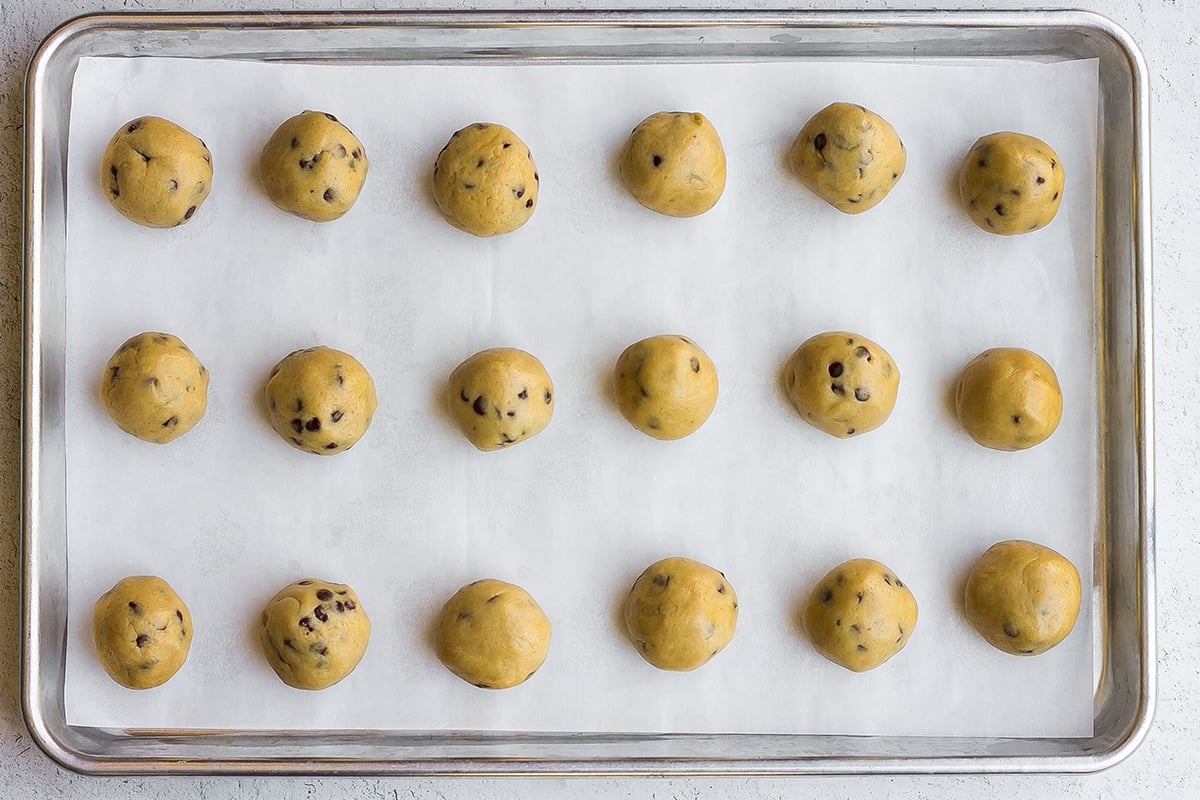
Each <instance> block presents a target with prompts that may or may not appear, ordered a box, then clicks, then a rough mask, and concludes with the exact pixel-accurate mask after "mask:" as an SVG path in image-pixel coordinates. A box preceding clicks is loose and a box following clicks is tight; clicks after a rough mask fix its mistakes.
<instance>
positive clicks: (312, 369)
mask: <svg viewBox="0 0 1200 800" xmlns="http://www.w3.org/2000/svg"><path fill="white" fill-rule="evenodd" d="M267 407H268V408H269V409H270V412H271V427H272V428H274V429H275V432H276V433H278V434H279V435H280V436H281V437H283V439H284V440H285V441H287V442H289V443H290V444H291V445H292V446H293V447H295V448H296V449H298V450H303V451H304V452H306V453H313V454H315V455H319V456H332V455H336V454H338V453H343V452H345V451H347V450H349V449H350V448H351V447H353V446H354V445H355V443H356V442H357V441H358V440H359V439H361V438H362V435H363V434H364V433H366V432H367V428H369V427H371V417H372V416H373V415H374V414H375V410H376V409H377V408H379V401H378V400H376V398H375V381H373V380H371V375H370V373H368V372H367V370H366V368H365V367H364V366H363V365H362V364H360V363H358V360H357V359H355V358H354V356H352V355H350V354H349V353H343V352H342V351H340V350H334V349H332V348H329V347H309V348H307V349H305V350H297V351H295V352H294V353H291V354H289V355H288V356H287V357H286V358H284V359H283V360H282V361H280V362H279V363H278V364H276V365H275V366H274V368H273V369H272V370H271V377H270V379H269V380H268V381H267Z"/></svg>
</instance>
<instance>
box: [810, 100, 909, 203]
mask: <svg viewBox="0 0 1200 800" xmlns="http://www.w3.org/2000/svg"><path fill="white" fill-rule="evenodd" d="M904 162H905V152H904V143H903V142H901V141H900V137H899V136H898V135H897V134H896V129H895V128H893V127H892V126H891V124H890V123H889V122H888V121H887V120H886V119H884V118H883V117H881V116H879V115H878V114H876V113H874V112H872V111H868V110H867V109H865V108H863V107H862V106H858V105H854V104H853V103H834V104H833V105H830V106H827V107H825V108H823V109H821V110H820V111H818V112H817V113H816V115H814V116H813V118H812V119H810V120H809V121H808V122H807V123H805V125H804V127H803V128H801V129H800V133H799V134H797V135H796V139H795V141H793V142H792V147H791V149H790V150H788V166H789V167H790V168H791V170H792V172H793V173H794V174H795V176H796V177H797V178H799V179H800V182H801V183H802V184H804V185H805V186H806V187H807V188H808V189H810V190H811V191H813V192H814V193H816V195H817V196H818V197H820V198H821V199H822V200H824V201H825V202H827V203H829V204H830V205H831V206H833V207H834V208H836V209H837V210H838V211H844V212H845V213H847V214H861V213H862V212H864V211H866V210H867V209H870V208H874V207H875V206H876V205H878V204H879V202H880V201H881V200H883V198H885V197H887V194H888V192H890V191H891V190H892V187H893V186H895V185H896V182H897V181H899V180H900V176H901V175H903V174H904Z"/></svg>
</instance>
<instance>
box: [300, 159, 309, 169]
mask: <svg viewBox="0 0 1200 800" xmlns="http://www.w3.org/2000/svg"><path fill="white" fill-rule="evenodd" d="M311 166H312V162H311V161H309V160H308V159H304V158H302V159H300V169H308V168H309V167H311Z"/></svg>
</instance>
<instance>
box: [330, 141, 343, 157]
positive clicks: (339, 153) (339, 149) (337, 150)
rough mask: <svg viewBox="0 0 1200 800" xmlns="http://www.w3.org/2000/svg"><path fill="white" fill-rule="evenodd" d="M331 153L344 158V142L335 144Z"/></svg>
mask: <svg viewBox="0 0 1200 800" xmlns="http://www.w3.org/2000/svg"><path fill="white" fill-rule="evenodd" d="M333 154H334V155H335V156H337V157H338V158H345V157H346V146H345V145H344V144H339V145H335V146H334V148H333Z"/></svg>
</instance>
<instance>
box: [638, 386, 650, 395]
mask: <svg viewBox="0 0 1200 800" xmlns="http://www.w3.org/2000/svg"><path fill="white" fill-rule="evenodd" d="M638 391H639V392H641V393H642V397H649V396H650V390H649V389H647V388H646V387H645V386H642V385H641V384H638Z"/></svg>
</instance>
